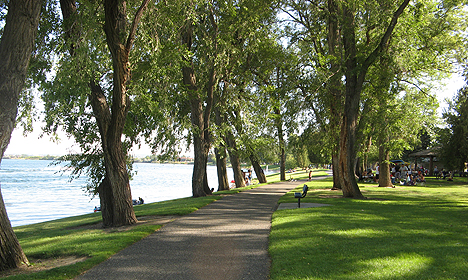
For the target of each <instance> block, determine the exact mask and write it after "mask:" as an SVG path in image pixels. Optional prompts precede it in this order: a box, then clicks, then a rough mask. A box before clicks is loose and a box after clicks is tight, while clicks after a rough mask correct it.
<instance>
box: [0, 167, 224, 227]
mask: <svg viewBox="0 0 468 280" xmlns="http://www.w3.org/2000/svg"><path fill="white" fill-rule="evenodd" d="M51 163H52V161H46V160H17V159H3V160H2V165H1V168H0V184H1V191H2V194H3V200H4V202H5V205H6V209H7V212H8V217H9V218H10V221H11V224H12V226H14V227H15V226H20V225H27V224H33V223H39V222H43V221H49V220H55V219H59V218H65V217H70V216H76V215H81V214H87V213H91V212H93V209H94V206H97V205H99V198H98V197H96V198H94V199H92V198H91V197H90V196H89V195H87V194H86V193H85V192H84V191H83V187H84V186H86V178H85V177H82V178H80V179H77V180H74V181H72V182H69V180H68V176H67V175H66V174H65V175H62V176H61V175H60V173H58V171H60V168H61V167H60V166H51V165H50V164H51ZM134 170H135V171H136V175H135V176H134V179H133V180H132V181H130V185H131V188H132V196H133V198H134V199H137V198H138V197H142V198H143V199H144V200H145V203H149V202H157V201H164V200H169V199H175V198H182V197H189V196H191V195H192V171H193V165H185V164H151V163H135V164H134ZM228 176H229V181H231V180H232V177H233V174H232V170H231V169H228ZM208 183H209V185H210V188H215V190H216V189H217V188H218V179H217V174H216V167H215V166H208Z"/></svg>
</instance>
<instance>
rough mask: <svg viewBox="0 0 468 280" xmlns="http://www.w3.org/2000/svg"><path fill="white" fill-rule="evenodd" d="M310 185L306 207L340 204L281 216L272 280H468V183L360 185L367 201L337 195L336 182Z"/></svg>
mask: <svg viewBox="0 0 468 280" xmlns="http://www.w3.org/2000/svg"><path fill="white" fill-rule="evenodd" d="M307 184H308V186H309V188H310V189H309V192H308V194H307V197H306V198H304V199H301V202H303V203H306V202H312V203H324V204H331V205H332V206H327V207H319V208H307V209H306V208H301V209H293V210H280V211H276V212H275V213H274V215H273V221H272V231H271V235H270V246H269V253H270V255H271V257H272V268H271V279H281V280H286V279H294V280H297V279H334V280H335V279H346V280H350V279H402V280H403V279H405V280H407V279H415V280H416V279H417V280H421V279H468V235H467V233H468V231H467V230H468V186H467V178H455V181H454V182H447V181H444V180H436V179H433V178H427V183H426V184H425V185H424V186H408V187H406V186H400V185H398V186H397V187H396V188H379V187H376V184H375V183H372V184H370V183H369V184H360V189H361V191H362V193H363V194H364V196H366V197H367V198H368V199H367V200H356V199H346V198H342V197H341V192H340V191H330V188H331V186H332V180H331V178H329V179H326V180H320V181H312V182H308V183H307ZM301 187H302V184H301V185H300V186H298V188H297V189H296V190H295V191H300V190H301ZM281 202H295V203H297V199H294V195H293V194H292V193H289V194H287V195H285V196H284V197H283V198H281V199H280V203H281Z"/></svg>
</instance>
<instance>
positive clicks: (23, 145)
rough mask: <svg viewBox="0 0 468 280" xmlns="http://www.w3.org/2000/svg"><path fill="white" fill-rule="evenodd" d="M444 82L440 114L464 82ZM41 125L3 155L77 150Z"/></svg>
mask: <svg viewBox="0 0 468 280" xmlns="http://www.w3.org/2000/svg"><path fill="white" fill-rule="evenodd" d="M444 83H445V85H441V86H440V88H439V89H438V90H436V91H434V92H435V93H436V95H437V99H438V100H439V104H440V108H439V114H442V110H443V108H446V107H447V103H446V102H445V101H444V99H446V98H449V99H451V98H453V96H454V95H455V94H456V92H457V90H458V89H460V88H461V87H462V86H463V85H464V83H465V82H464V79H463V77H461V76H454V77H452V78H451V79H447V80H445V81H444ZM41 126H42V124H41V123H36V125H35V127H34V131H33V132H32V133H29V134H28V135H27V136H26V137H25V136H23V131H22V129H21V128H17V129H15V130H14V131H13V134H12V137H11V141H10V144H9V145H8V148H7V150H6V152H5V155H30V156H45V155H54V156H60V155H65V154H68V153H70V151H73V150H74V151H75V152H78V151H79V149H78V148H77V147H76V146H75V147H73V145H74V141H73V140H70V139H67V137H66V136H65V134H64V133H62V134H59V137H60V138H61V141H60V142H59V143H55V142H52V141H50V137H48V136H44V137H42V138H39V136H40V134H41V130H40V127H41ZM132 154H133V155H134V156H136V157H145V156H147V155H151V149H150V148H149V147H148V146H143V147H142V148H141V149H139V150H133V151H132Z"/></svg>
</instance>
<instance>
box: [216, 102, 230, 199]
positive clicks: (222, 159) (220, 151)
mask: <svg viewBox="0 0 468 280" xmlns="http://www.w3.org/2000/svg"><path fill="white" fill-rule="evenodd" d="M218 99H219V98H218ZM214 113H215V123H216V125H217V126H218V127H221V126H222V125H223V123H224V118H223V117H222V116H221V112H220V111H219V107H218V106H216V107H215V108H214ZM221 137H222V136H221ZM222 140H223V141H222V143H221V144H220V145H219V147H218V148H215V156H216V169H217V171H218V191H224V190H229V180H228V175H227V167H226V164H227V151H226V146H225V145H226V137H222Z"/></svg>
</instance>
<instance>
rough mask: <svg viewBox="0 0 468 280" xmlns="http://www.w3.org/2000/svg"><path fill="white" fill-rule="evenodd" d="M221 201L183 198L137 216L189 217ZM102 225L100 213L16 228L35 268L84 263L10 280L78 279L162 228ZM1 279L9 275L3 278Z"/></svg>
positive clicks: (142, 209) (147, 207) (138, 210)
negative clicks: (55, 261) (67, 261)
mask: <svg viewBox="0 0 468 280" xmlns="http://www.w3.org/2000/svg"><path fill="white" fill-rule="evenodd" d="M219 198H221V197H220V196H208V197H200V198H182V199H176V200H170V201H163V202H158V203H151V204H145V205H139V206H135V214H136V215H137V217H142V216H145V217H148V216H165V215H186V214H188V213H191V212H193V211H196V210H197V209H199V208H201V207H203V206H205V205H207V204H209V203H211V202H213V201H215V200H217V199H219ZM101 221H102V219H101V214H100V213H92V214H87V215H82V216H76V217H70V218H65V219H60V220H54V221H50V222H44V223H39V224H33V225H27V226H21V227H15V228H14V231H15V233H16V235H17V236H18V239H19V241H20V244H21V246H22V248H23V250H24V252H25V254H26V256H27V257H28V259H29V260H30V261H31V264H32V266H33V268H40V267H41V266H43V265H44V263H46V262H49V261H50V260H51V259H54V258H55V259H63V258H66V257H77V258H80V257H82V258H83V260H82V261H80V262H77V263H74V264H71V265H66V266H61V267H57V268H53V269H49V270H44V271H40V272H35V273H28V274H18V275H12V276H9V277H7V279H71V278H74V277H75V276H77V275H79V274H81V273H82V272H84V271H86V270H88V269H90V268H91V267H93V266H95V265H96V264H98V263H100V262H102V261H104V260H106V259H108V258H109V257H110V256H111V255H113V254H115V253H117V252H118V251H120V250H122V249H124V248H126V247H128V246H129V245H131V244H133V243H135V242H137V241H139V240H141V239H142V238H144V237H146V236H148V235H149V234H151V233H153V232H155V231H156V230H158V229H159V228H160V227H161V225H154V224H144V223H143V224H137V225H133V226H130V227H127V228H124V227H120V228H112V229H103V228H101V227H100V226H97V225H96V224H98V223H99V222H101ZM93 225H94V226H93ZM35 260H39V261H35ZM1 276H5V275H2V274H0V277H1Z"/></svg>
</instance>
